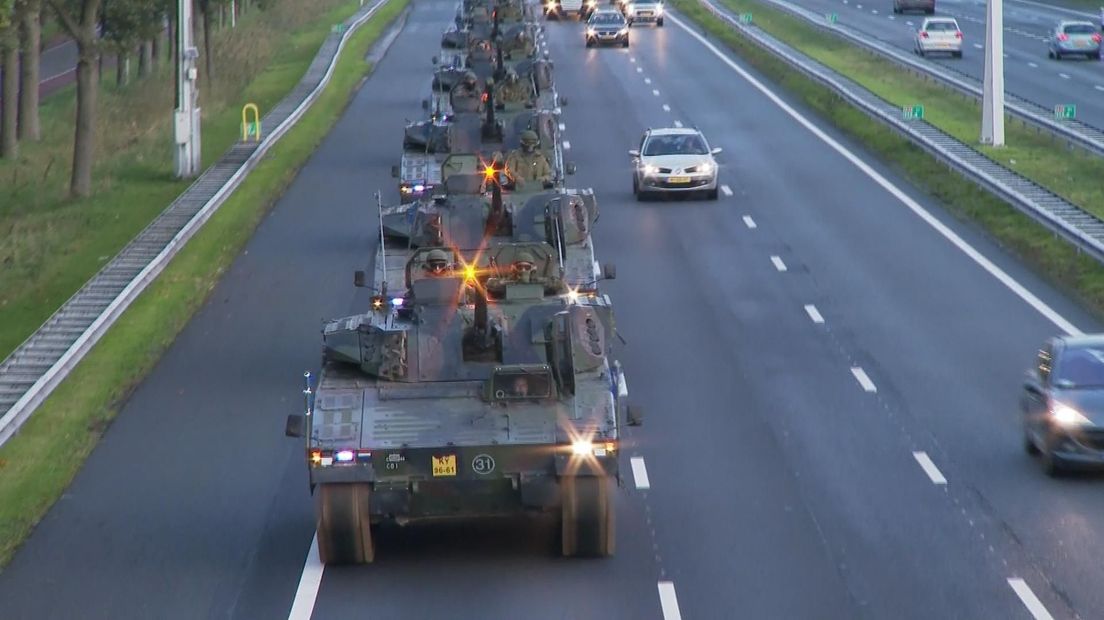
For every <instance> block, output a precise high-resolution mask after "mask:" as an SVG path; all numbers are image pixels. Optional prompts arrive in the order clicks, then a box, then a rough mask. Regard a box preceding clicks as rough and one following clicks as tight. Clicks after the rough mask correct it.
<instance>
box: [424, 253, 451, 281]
mask: <svg viewBox="0 0 1104 620" xmlns="http://www.w3.org/2000/svg"><path fill="white" fill-rule="evenodd" d="M422 270H423V271H424V272H425V275H427V276H429V277H431V278H444V277H447V276H450V275H452V265H451V264H450V263H449V255H448V252H445V251H444V250H442V249H433V250H430V251H429V254H427V255H426V262H425V265H424V266H423V267H422Z"/></svg>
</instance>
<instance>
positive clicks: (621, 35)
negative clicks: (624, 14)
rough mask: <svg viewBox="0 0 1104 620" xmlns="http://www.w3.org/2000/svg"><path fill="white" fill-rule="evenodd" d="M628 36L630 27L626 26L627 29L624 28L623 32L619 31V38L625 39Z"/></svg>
mask: <svg viewBox="0 0 1104 620" xmlns="http://www.w3.org/2000/svg"><path fill="white" fill-rule="evenodd" d="M627 34H629V27H628V26H625V27H624V28H622V29H621V30H618V31H617V36H619V37H623V36H625V35H627Z"/></svg>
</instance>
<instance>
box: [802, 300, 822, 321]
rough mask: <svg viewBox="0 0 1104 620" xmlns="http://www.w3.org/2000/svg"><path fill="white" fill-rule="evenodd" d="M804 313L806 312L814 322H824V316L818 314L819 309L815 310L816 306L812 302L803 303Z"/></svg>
mask: <svg viewBox="0 0 1104 620" xmlns="http://www.w3.org/2000/svg"><path fill="white" fill-rule="evenodd" d="M805 314H808V315H809V318H810V319H811V320H812V321H813V322H814V323H817V324H821V323H824V317H823V316H821V315H820V310H817V307H816V306H814V305H813V304H805Z"/></svg>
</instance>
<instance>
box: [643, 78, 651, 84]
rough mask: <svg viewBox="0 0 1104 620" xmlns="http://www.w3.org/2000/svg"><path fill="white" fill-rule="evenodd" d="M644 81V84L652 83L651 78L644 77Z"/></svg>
mask: <svg viewBox="0 0 1104 620" xmlns="http://www.w3.org/2000/svg"><path fill="white" fill-rule="evenodd" d="M644 83H645V84H651V83H652V78H644Z"/></svg>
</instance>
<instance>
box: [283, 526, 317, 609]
mask: <svg viewBox="0 0 1104 620" xmlns="http://www.w3.org/2000/svg"><path fill="white" fill-rule="evenodd" d="M325 568H326V567H325V565H323V564H322V560H320V559H319V558H318V534H315V535H314V539H313V540H311V546H310V551H308V552H307V560H306V562H305V563H304V564H303V576H302V577H300V578H299V587H298V588H296V589H295V599H294V600H293V601H292V603H291V611H290V612H289V613H288V620H310V617H311V614H313V613H314V602H315V600H317V599H318V588H319V586H321V585H322V572H323V571H324V570H325Z"/></svg>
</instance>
